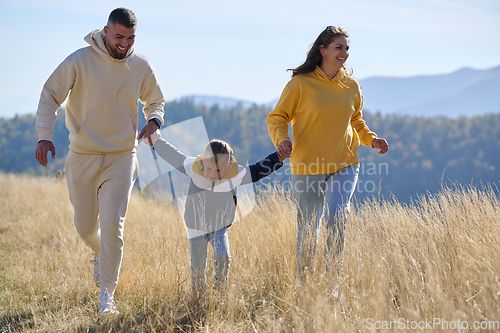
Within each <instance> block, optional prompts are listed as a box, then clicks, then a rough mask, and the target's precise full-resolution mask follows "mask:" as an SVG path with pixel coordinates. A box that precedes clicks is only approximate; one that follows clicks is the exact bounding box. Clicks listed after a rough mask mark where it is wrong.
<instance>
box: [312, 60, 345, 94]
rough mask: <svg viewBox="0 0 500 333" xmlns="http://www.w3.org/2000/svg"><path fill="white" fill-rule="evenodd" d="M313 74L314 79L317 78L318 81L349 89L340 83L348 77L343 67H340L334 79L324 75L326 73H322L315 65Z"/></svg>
mask: <svg viewBox="0 0 500 333" xmlns="http://www.w3.org/2000/svg"><path fill="white" fill-rule="evenodd" d="M313 73H314V75H316V77H318V78H319V79H321V80H323V81H329V82H336V83H337V84H338V85H339V86H341V87H342V88H348V89H349V87H348V86H347V85H346V84H345V83H344V82H342V81H344V79H345V78H346V77H347V76H348V74H347V72H346V70H345V69H344V67H341V68H340V69H339V71H338V72H337V75H335V77H334V78H330V77H329V76H328V75H326V73H325V72H323V70H322V69H321V67H319V66H317V65H316V69H315V70H314V72H313Z"/></svg>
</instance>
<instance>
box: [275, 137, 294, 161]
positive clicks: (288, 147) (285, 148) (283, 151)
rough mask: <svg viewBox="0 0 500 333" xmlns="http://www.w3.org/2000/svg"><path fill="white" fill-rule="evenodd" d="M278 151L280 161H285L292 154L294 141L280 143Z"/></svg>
mask: <svg viewBox="0 0 500 333" xmlns="http://www.w3.org/2000/svg"><path fill="white" fill-rule="evenodd" d="M276 153H277V154H278V157H279V159H280V162H283V160H284V159H285V158H287V157H290V156H292V143H291V142H290V141H283V142H282V143H280V144H279V145H278V148H276Z"/></svg>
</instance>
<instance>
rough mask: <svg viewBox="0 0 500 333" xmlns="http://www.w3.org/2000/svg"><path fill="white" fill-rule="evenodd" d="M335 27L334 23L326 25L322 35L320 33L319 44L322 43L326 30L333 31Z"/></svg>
mask: <svg viewBox="0 0 500 333" xmlns="http://www.w3.org/2000/svg"><path fill="white" fill-rule="evenodd" d="M335 29H337V27H336V26H334V25H329V26H328V27H326V29H325V31H323V35H321V45H323V39H325V35H326V32H327V31H328V30H330V31H331V32H334V30H335Z"/></svg>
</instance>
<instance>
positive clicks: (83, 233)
mask: <svg viewBox="0 0 500 333" xmlns="http://www.w3.org/2000/svg"><path fill="white" fill-rule="evenodd" d="M75 226H76V231H77V232H78V235H80V237H81V238H82V239H83V240H87V239H89V240H90V239H92V238H95V237H98V235H99V222H98V221H93V222H90V223H89V222H87V223H83V222H82V221H79V220H77V219H76V218H75Z"/></svg>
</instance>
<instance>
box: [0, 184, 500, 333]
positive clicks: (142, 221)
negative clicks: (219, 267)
mask: <svg viewBox="0 0 500 333" xmlns="http://www.w3.org/2000/svg"><path fill="white" fill-rule="evenodd" d="M72 214H73V210H72V206H71V204H70V202H69V198H68V194H67V188H66V184H65V183H64V181H56V180H53V179H48V178H30V177H24V176H14V175H3V174H0V216H1V220H0V304H1V310H0V331H1V332H10V331H12V332H15V331H31V332H75V331H76V332H101V331H102V332H185V331H199V332H292V331H293V332H358V331H361V332H366V331H375V330H376V328H381V331H384V328H385V326H383V325H388V326H387V328H390V327H391V326H390V325H392V329H387V330H386V331H401V332H403V331H411V332H421V331H427V332H430V331H432V332H434V331H459V328H460V327H462V328H464V325H465V324H467V325H468V327H471V328H474V327H473V325H474V323H475V322H476V321H477V322H479V325H483V326H482V328H483V329H472V330H469V329H467V331H470V332H477V331H482V332H484V331H486V332H487V331H496V329H495V328H497V329H498V326H496V327H495V326H492V325H498V321H500V306H499V305H500V299H499V297H500V260H499V253H500V203H499V201H498V199H497V198H496V196H495V194H494V193H493V192H492V191H490V190H481V191H479V190H476V189H472V188H456V189H453V190H450V189H444V190H443V192H442V193H440V194H438V195H435V196H431V197H429V196H427V197H422V198H420V199H419V200H418V202H416V203H415V204H414V205H401V204H400V203H398V202H389V201H384V202H377V201H369V202H365V203H363V204H360V205H358V206H357V207H356V208H355V209H353V212H352V213H351V216H350V219H349V222H348V225H347V229H346V247H345V250H344V256H343V259H344V260H343V265H342V266H341V268H339V269H338V270H335V271H328V272H327V271H325V268H324V261H323V258H322V256H321V255H320V254H321V253H322V251H323V249H324V240H323V239H320V241H319V243H318V249H317V255H316V257H315V264H314V267H315V270H314V271H313V272H310V273H308V274H306V276H305V277H304V279H303V280H301V281H300V283H299V281H298V280H297V278H296V271H295V238H296V222H295V214H296V213H295V208H294V206H293V204H292V203H291V202H290V200H289V198H287V197H286V196H285V195H282V194H279V193H276V192H274V191H271V192H269V193H267V194H265V195H264V196H263V197H262V198H261V199H259V202H258V205H257V206H256V207H255V209H254V210H253V211H252V213H251V214H250V215H248V216H246V217H245V218H244V219H243V221H240V222H237V223H235V224H234V225H233V226H232V227H231V228H230V231H229V234H230V236H229V237H230V247H231V252H232V263H231V269H230V282H229V285H228V288H227V293H226V295H223V294H221V293H219V292H217V291H216V290H210V291H209V293H208V295H207V297H205V298H204V299H203V300H202V301H201V302H200V303H199V304H193V303H192V302H190V300H191V299H190V279H189V260H190V256H189V243H188V240H187V237H186V235H185V230H184V227H183V225H182V220H181V219H180V216H179V213H178V212H177V211H176V210H175V209H174V208H173V207H172V206H169V205H168V204H155V203H153V202H149V201H146V200H144V199H143V198H141V197H140V196H139V195H133V197H132V199H131V202H130V206H129V212H128V216H127V221H126V224H125V252H124V259H123V264H122V269H121V274H120V282H119V285H118V288H117V291H116V295H117V298H116V300H117V305H118V309H119V310H120V315H119V317H117V318H111V319H106V318H102V317H100V316H99V315H98V314H97V302H98V290H97V288H96V287H95V285H94V282H93V278H92V264H91V263H90V260H91V259H92V251H91V250H90V249H89V248H88V247H86V245H85V244H84V242H83V241H82V240H80V238H79V237H78V235H77V233H76V230H75V227H74V225H73V216H72ZM209 267H213V262H209ZM210 273H212V274H210ZM209 276H213V271H212V272H210V270H209ZM437 319H440V320H444V321H447V322H448V326H449V327H448V328H450V329H448V330H446V329H444V330H443V329H442V328H443V327H444V328H445V326H443V325H444V323H441V324H440V325H438V326H432V329H429V326H428V324H427V326H425V321H427V323H430V324H435V323H434V322H433V320H437ZM391 321H393V322H392V323H391ZM403 324H404V325H405V327H402V325H403ZM397 325H399V326H397ZM415 325H417V326H420V328H418V327H415ZM452 325H455V328H456V329H452V328H453V326H452ZM457 325H460V326H457ZM485 325H489V326H490V327H489V328H488V327H487V326H485ZM413 328H416V329H413Z"/></svg>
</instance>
